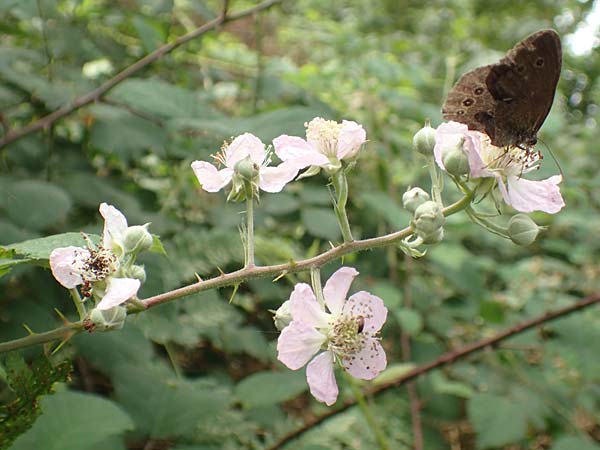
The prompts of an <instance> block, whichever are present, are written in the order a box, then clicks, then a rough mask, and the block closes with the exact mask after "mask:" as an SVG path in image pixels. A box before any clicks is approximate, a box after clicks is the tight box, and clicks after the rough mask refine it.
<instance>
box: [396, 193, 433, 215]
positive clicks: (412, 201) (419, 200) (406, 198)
mask: <svg viewBox="0 0 600 450" xmlns="http://www.w3.org/2000/svg"><path fill="white" fill-rule="evenodd" d="M428 200H429V194H428V193H427V192H425V191H424V190H423V189H421V188H420V187H414V188H412V189H409V190H408V191H406V192H405V193H404V194H403V195H402V204H403V205H404V207H405V208H406V209H407V210H409V211H410V212H411V213H414V212H415V210H416V209H417V208H418V207H419V206H421V205H422V204H423V203H425V202H426V201H428Z"/></svg>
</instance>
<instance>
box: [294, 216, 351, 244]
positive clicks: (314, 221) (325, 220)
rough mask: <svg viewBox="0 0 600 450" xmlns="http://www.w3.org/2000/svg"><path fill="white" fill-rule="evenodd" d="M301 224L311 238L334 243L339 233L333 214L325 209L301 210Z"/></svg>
mask: <svg viewBox="0 0 600 450" xmlns="http://www.w3.org/2000/svg"><path fill="white" fill-rule="evenodd" d="M302 223H303V224H304V225H305V226H306V229H307V230H308V232H309V233H310V234H312V235H313V236H316V237H319V238H322V239H326V240H328V241H332V242H334V241H336V240H338V239H339V238H340V236H341V232H340V227H339V225H338V222H337V219H336V217H335V213H334V212H333V211H332V210H331V209H326V208H304V209H303V210H302Z"/></svg>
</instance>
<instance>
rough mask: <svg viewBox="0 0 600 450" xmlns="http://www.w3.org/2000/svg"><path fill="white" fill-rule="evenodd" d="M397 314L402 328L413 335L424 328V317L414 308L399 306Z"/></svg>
mask: <svg viewBox="0 0 600 450" xmlns="http://www.w3.org/2000/svg"><path fill="white" fill-rule="evenodd" d="M396 316H398V320H399V321H400V326H401V327H402V329H403V330H404V331H405V332H407V333H408V334H410V335H411V336H415V335H417V334H419V333H420V332H421V330H422V329H423V317H422V316H421V314H420V313H419V312H418V311H415V310H414V309H408V308H399V309H398V310H397V311H396Z"/></svg>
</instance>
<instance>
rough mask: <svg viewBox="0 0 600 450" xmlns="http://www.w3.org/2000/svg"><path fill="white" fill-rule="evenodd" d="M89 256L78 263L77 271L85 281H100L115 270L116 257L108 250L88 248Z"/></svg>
mask: <svg viewBox="0 0 600 450" xmlns="http://www.w3.org/2000/svg"><path fill="white" fill-rule="evenodd" d="M88 251H89V252H90V256H89V257H87V258H85V259H82V260H81V261H80V266H79V267H78V271H79V273H80V274H81V277H82V278H83V279H84V280H85V281H100V280H103V279H105V278H106V277H107V276H109V275H110V274H111V273H113V272H114V271H115V270H117V257H116V256H115V254H114V253H112V252H111V251H110V250H107V249H105V248H103V247H99V248H98V250H94V249H91V248H88Z"/></svg>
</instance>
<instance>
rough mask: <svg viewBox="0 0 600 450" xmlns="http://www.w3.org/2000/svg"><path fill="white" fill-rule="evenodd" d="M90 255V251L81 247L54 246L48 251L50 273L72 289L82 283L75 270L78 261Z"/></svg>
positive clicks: (78, 263)
mask: <svg viewBox="0 0 600 450" xmlns="http://www.w3.org/2000/svg"><path fill="white" fill-rule="evenodd" d="M89 257H90V252H89V251H88V250H87V249H85V248H81V247H73V246H71V247H61V248H55V249H54V250H52V253H50V269H51V270H52V275H54V278H56V281H58V282H59V283H60V284H62V285H63V286H64V287H66V288H67V289H73V288H74V287H75V286H78V285H80V284H82V283H83V279H82V278H81V275H80V274H79V272H78V271H77V267H78V266H79V265H80V261H82V260H84V259H87V258H89Z"/></svg>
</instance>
